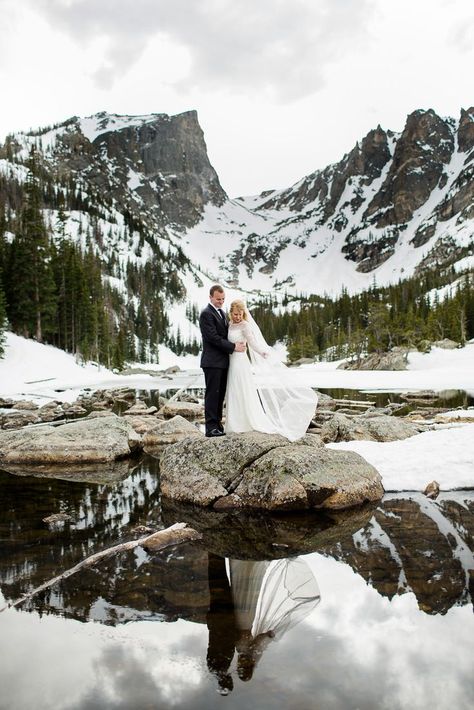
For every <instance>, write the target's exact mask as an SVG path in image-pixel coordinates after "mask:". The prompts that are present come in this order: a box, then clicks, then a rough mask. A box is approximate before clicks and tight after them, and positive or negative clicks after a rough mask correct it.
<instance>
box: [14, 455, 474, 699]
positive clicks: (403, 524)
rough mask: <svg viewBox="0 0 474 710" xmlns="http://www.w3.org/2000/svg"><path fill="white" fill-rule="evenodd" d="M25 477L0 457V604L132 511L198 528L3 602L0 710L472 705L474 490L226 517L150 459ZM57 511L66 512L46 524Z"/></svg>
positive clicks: (115, 534)
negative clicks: (181, 539) (0, 465)
mask: <svg viewBox="0 0 474 710" xmlns="http://www.w3.org/2000/svg"><path fill="white" fill-rule="evenodd" d="M30 473H31V472H26V471H22V470H18V469H16V470H15V472H14V473H11V472H7V471H0V540H1V547H0V588H1V592H0V607H2V606H3V605H4V603H5V602H7V603H8V602H12V601H14V600H15V599H18V598H20V597H21V596H22V595H23V594H25V593H26V592H28V591H29V590H31V589H33V588H35V587H37V586H39V585H40V584H42V583H43V582H45V581H46V580H48V579H50V578H52V577H54V576H55V575H57V574H58V573H60V572H62V571H64V570H66V569H68V568H70V567H72V566H73V565H75V564H76V563H77V562H79V561H81V560H82V559H84V558H85V557H87V556H88V555H90V554H92V553H94V552H97V551H99V550H101V549H103V548H105V547H108V546H110V545H114V544H117V543H118V542H123V541H125V540H128V539H132V538H134V537H137V533H134V532H133V531H134V529H135V528H136V526H137V525H149V526H152V527H153V528H156V529H158V528H162V527H165V526H167V525H170V524H172V523H174V522H176V521H185V522H188V523H189V524H191V525H192V526H193V527H195V528H196V529H198V530H200V531H201V532H202V534H203V541H202V542H200V543H188V544H185V545H180V546H175V547H172V548H168V549H167V550H164V551H162V552H161V553H154V554H148V553H146V552H144V551H143V550H142V549H141V548H137V550H135V551H132V552H125V553H122V554H118V555H115V556H114V557H112V558H110V559H107V560H104V561H103V562H101V563H100V564H98V565H97V566H96V567H94V568H92V569H88V570H85V569H84V570H82V571H80V572H79V573H77V574H76V575H74V576H72V577H69V578H68V579H66V580H64V581H62V582H61V583H60V584H56V585H54V586H53V587H51V588H50V589H48V590H47V591H44V592H42V593H41V594H38V595H36V596H34V597H33V598H32V599H31V600H29V601H26V602H23V603H22V604H21V605H20V606H19V607H18V608H16V609H15V608H10V609H8V610H6V611H4V612H3V613H1V614H0V658H1V659H2V660H1V664H0V689H1V690H0V708H2V710H4V709H5V710H7V709H8V710H17V709H18V710H25V709H29V708H35V709H38V710H42V709H43V708H45V709H46V708H48V709H49V710H56V709H59V708H61V709H62V708H65V709H81V710H82V709H86V708H87V709H90V708H106V709H108V708H121V709H125V708H127V709H128V708H130V709H132V708H133V709H141V708H224V707H225V708H295V709H296V708H298V709H300V708H302V709H304V708H323V709H332V708H334V709H336V708H338V709H339V708H354V709H356V708H361V709H364V710H365V709H366V708H368V709H371V708H374V710H375V708H377V709H380V708H389V709H391V708H397V709H398V708H410V709H411V708H420V709H421V708H423V709H424V708H428V707H429V708H432V709H436V708H451V707H455V708H457V709H461V710H462V709H464V708H466V709H467V708H472V707H473V706H474V681H473V672H472V671H473V666H472V659H473V655H474V654H473V652H474V617H473V613H472V611H473V605H472V594H473V588H472V585H473V574H474V563H473V554H472V550H473V547H474V544H473V538H474V491H457V492H453V493H443V494H442V495H441V496H440V497H439V498H438V500H437V501H435V502H433V501H429V500H428V499H426V498H425V497H424V496H422V495H421V494H418V493H414V494H406V493H405V494H390V495H387V496H386V497H385V498H384V500H383V501H382V502H381V503H380V504H379V505H377V506H371V507H366V508H362V509H358V510H356V511H353V512H351V513H345V514H339V515H334V516H319V515H316V514H311V515H299V516H270V515H249V514H245V513H240V514H237V515H236V514H230V513H214V512H209V511H202V510H199V509H195V508H193V507H188V506H186V507H183V506H178V505H176V504H172V503H169V502H166V501H163V500H161V498H160V493H159V470H158V464H157V460H156V459H155V458H153V457H150V456H148V457H145V458H144V459H143V460H141V461H139V462H131V463H130V462H121V463H119V464H116V465H115V466H113V467H111V468H107V467H100V468H98V467H97V466H95V467H84V468H83V469H82V472H81V475H80V479H81V480H77V478H76V480H74V481H72V480H70V476H69V477H68V471H67V470H65V471H63V472H62V473H61V475H62V478H50V477H48V476H47V475H46V477H45V475H44V474H45V471H42V472H41V475H38V476H31V475H29V474H30ZM46 473H47V472H46ZM26 474H28V475H26ZM427 480H429V477H428V479H427ZM58 512H65V513H68V514H69V515H70V516H71V518H72V521H71V522H67V523H65V524H60V525H56V526H55V525H49V526H48V524H46V523H44V522H43V518H44V517H45V516H47V515H50V514H51V513H58Z"/></svg>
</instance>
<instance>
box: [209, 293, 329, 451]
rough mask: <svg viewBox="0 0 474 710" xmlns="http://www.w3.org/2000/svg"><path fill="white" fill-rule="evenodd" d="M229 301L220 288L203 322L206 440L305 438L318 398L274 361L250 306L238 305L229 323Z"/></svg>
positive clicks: (212, 296)
mask: <svg viewBox="0 0 474 710" xmlns="http://www.w3.org/2000/svg"><path fill="white" fill-rule="evenodd" d="M224 301H225V293H224V289H223V288H222V286H220V285H218V284H215V285H214V286H212V287H211V289H210V293H209V305H208V306H207V308H205V309H204V310H203V311H202V313H201V316H200V319H199V325H200V328H201V334H202V342H203V351H202V356H201V367H202V369H203V370H204V379H205V383H206V394H205V399H204V407H205V418H206V436H209V437H218V436H223V435H224V434H228V433H234V432H246V431H260V432H264V433H267V434H281V435H283V436H285V437H286V438H287V439H289V440H290V441H295V440H296V439H299V438H301V437H302V436H304V434H305V433H306V430H307V428H308V425H309V423H310V421H311V419H312V418H313V416H314V412H315V409H316V404H317V397H316V394H315V392H314V391H313V390H312V389H311V388H309V387H304V386H301V385H299V384H295V383H293V382H292V379H293V378H292V376H291V373H290V372H289V370H288V369H287V368H286V367H285V365H283V364H282V363H281V362H279V361H278V360H277V359H276V358H275V357H274V356H273V354H272V350H271V348H270V347H269V345H268V344H267V343H266V341H265V339H264V337H263V335H262V333H261V331H260V328H259V327H258V325H257V324H256V322H255V321H254V319H253V318H252V315H251V314H250V312H249V311H248V309H247V307H246V304H245V303H244V302H243V301H241V300H235V301H233V302H232V303H231V305H230V310H229V315H228V317H227V315H226V314H225V312H224V309H223V306H224ZM224 400H225V402H226V416H225V426H223V424H222V419H223V416H222V415H223V407H224Z"/></svg>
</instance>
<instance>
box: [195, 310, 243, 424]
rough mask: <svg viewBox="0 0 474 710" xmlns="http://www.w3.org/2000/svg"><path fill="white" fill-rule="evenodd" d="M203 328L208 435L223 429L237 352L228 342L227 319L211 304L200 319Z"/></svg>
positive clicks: (205, 404)
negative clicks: (231, 364) (231, 363)
mask: <svg viewBox="0 0 474 710" xmlns="http://www.w3.org/2000/svg"><path fill="white" fill-rule="evenodd" d="M199 327H200V328H201V335H202V355H201V367H202V369H203V370H204V379H205V382H206V394H205V397H204V409H205V418H206V434H209V433H210V432H211V431H213V430H214V429H220V428H221V426H222V408H223V406H224V398H225V391H226V386H227V372H228V369H229V355H230V354H231V353H233V352H234V348H235V345H234V343H231V342H230V341H229V340H227V331H228V328H229V324H228V322H227V319H226V318H225V316H221V315H219V313H218V312H217V311H216V309H215V308H213V307H212V306H211V305H210V304H209V305H208V306H207V308H205V309H204V310H203V311H202V313H201V315H200V318H199Z"/></svg>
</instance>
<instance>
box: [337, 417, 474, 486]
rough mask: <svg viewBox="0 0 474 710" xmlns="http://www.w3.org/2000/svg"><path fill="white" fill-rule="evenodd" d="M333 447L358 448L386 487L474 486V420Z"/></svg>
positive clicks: (356, 449)
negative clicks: (405, 435)
mask: <svg viewBox="0 0 474 710" xmlns="http://www.w3.org/2000/svg"><path fill="white" fill-rule="evenodd" d="M327 446H328V448H330V449H340V450H345V451H355V452H357V453H358V454H360V455H361V456H362V457H363V458H364V459H365V460H366V461H368V462H369V463H371V464H372V466H375V468H376V469H377V471H378V472H379V473H380V475H381V476H382V481H383V486H384V488H385V490H386V491H419V490H424V489H425V487H426V485H427V484H428V483H430V481H433V480H434V481H438V483H439V485H440V487H441V488H442V489H443V490H451V489H453V488H473V487H474V424H464V425H462V426H459V427H458V426H456V427H451V428H447V429H445V428H443V429H437V430H434V431H427V432H424V433H423V434H418V435H417V436H412V437H411V438H409V439H404V440H403V441H390V442H383V443H379V442H375V441H347V442H346V441H344V442H340V443H338V444H328V445H327Z"/></svg>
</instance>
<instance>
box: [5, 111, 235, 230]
mask: <svg viewBox="0 0 474 710" xmlns="http://www.w3.org/2000/svg"><path fill="white" fill-rule="evenodd" d="M32 144H35V145H36V146H37V147H38V149H39V152H40V153H41V154H42V156H41V158H42V162H43V166H44V168H45V169H46V170H48V171H50V172H51V174H53V175H56V176H57V177H58V178H61V179H63V180H64V179H68V178H69V177H72V178H73V179H74V180H75V181H76V182H78V183H79V184H81V183H82V184H83V185H84V187H85V190H86V191H89V192H92V194H100V196H101V197H102V198H103V199H105V200H107V201H109V202H113V203H115V205H116V207H117V209H118V210H119V211H123V210H129V211H130V212H131V213H132V214H133V213H134V214H136V215H137V217H140V218H142V219H144V220H145V221H146V222H147V223H148V224H149V226H150V227H152V228H153V227H155V228H156V226H166V225H168V224H174V225H177V226H178V227H183V228H184V227H190V226H192V225H194V224H196V223H197V222H199V220H200V219H201V216H202V212H203V209H204V207H205V206H206V205H207V204H209V203H210V204H213V205H218V206H219V205H222V204H223V203H224V201H225V200H226V194H225V192H224V190H223V189H222V187H221V186H220V184H219V179H218V177H217V174H216V172H215V170H214V168H213V167H212V166H211V164H210V162H209V158H208V156H207V149H206V144H205V142H204V135H203V132H202V130H201V127H200V126H199V123H198V118H197V113H196V112H195V111H188V112H186V113H182V114H178V115H176V116H168V115H166V114H152V115H149V116H117V115H113V114H107V113H99V114H96V115H94V116H90V117H89V118H85V119H80V118H77V117H74V118H72V119H69V120H68V121H65V122H64V123H63V124H60V125H59V126H56V127H55V128H53V129H51V130H47V131H46V132H36V133H34V134H30V135H25V134H18V135H17V136H15V137H14V139H13V141H12V143H11V146H10V150H11V151H12V152H13V155H14V158H15V159H16V160H18V159H19V160H26V159H27V153H28V149H29V147H30V146H31V145H32ZM4 152H5V151H4Z"/></svg>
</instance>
